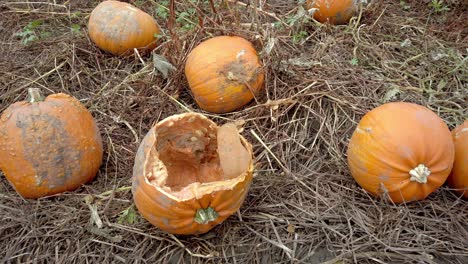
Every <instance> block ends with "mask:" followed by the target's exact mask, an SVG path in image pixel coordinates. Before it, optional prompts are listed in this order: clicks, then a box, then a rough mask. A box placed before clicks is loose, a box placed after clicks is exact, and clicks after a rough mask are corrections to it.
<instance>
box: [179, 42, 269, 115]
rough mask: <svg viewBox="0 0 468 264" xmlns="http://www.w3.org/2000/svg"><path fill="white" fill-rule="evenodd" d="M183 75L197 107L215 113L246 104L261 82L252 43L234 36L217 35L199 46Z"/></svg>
mask: <svg viewBox="0 0 468 264" xmlns="http://www.w3.org/2000/svg"><path fill="white" fill-rule="evenodd" d="M185 75H186V77H187V80H188V84H189V86H190V89H191V90H192V93H193V96H194V97H195V101H196V102H197V103H198V105H199V106H200V107H201V108H202V109H204V110H206V111H209V112H214V113H226V112H231V111H233V110H236V109H238V108H240V107H242V106H244V105H246V104H247V103H248V102H250V101H251V100H252V99H253V98H254V95H257V94H258V93H259V92H260V91H261V89H262V87H263V82H264V73H263V70H262V66H261V64H260V59H259V57H258V56H257V52H256V51H255V49H254V47H253V46H252V43H250V42H249V41H247V40H246V39H244V38H241V37H237V36H218V37H214V38H211V39H208V40H205V41H204V42H202V43H200V44H199V45H198V46H197V47H195V49H193V50H192V51H191V52H190V54H189V55H188V57H187V61H186V64H185Z"/></svg>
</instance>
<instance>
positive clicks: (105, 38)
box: [88, 1, 160, 55]
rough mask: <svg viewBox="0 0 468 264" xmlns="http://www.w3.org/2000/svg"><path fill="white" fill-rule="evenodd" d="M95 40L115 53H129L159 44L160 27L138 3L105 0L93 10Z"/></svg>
mask: <svg viewBox="0 0 468 264" xmlns="http://www.w3.org/2000/svg"><path fill="white" fill-rule="evenodd" d="M88 30H89V36H90V38H91V40H92V41H93V42H94V43H95V44H96V45H97V46H98V47H99V48H100V49H102V50H104V51H107V52H110V53H112V54H114V55H127V54H130V53H131V52H133V49H134V48H136V49H139V50H140V51H142V52H145V51H150V50H152V49H154V48H155V47H156V46H157V43H156V37H157V35H159V33H160V28H159V26H158V24H157V22H156V20H154V18H153V17H152V16H150V15H149V14H147V13H145V12H144V11H142V10H140V9H138V8H136V7H135V6H133V5H131V4H129V3H124V2H119V1H104V2H102V3H100V4H99V5H97V6H96V7H95V8H94V10H93V11H92V12H91V16H90V17H89V21H88Z"/></svg>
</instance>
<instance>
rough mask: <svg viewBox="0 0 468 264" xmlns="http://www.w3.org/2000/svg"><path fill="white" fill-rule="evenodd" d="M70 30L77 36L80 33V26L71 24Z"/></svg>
mask: <svg viewBox="0 0 468 264" xmlns="http://www.w3.org/2000/svg"><path fill="white" fill-rule="evenodd" d="M70 28H71V31H72V33H77V34H79V33H81V26H80V25H78V24H72V25H71V26H70Z"/></svg>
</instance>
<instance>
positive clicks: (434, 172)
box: [348, 102, 455, 203]
mask: <svg viewBox="0 0 468 264" xmlns="http://www.w3.org/2000/svg"><path fill="white" fill-rule="evenodd" d="M454 155H455V150H454V145H453V142H452V137H451V134H450V130H449V129H448V127H447V125H446V124H445V123H444V121H443V120H442V119H441V118H440V117H439V116H437V115H436V114H435V113H434V112H432V111H431V110H429V109H427V108H426V107H423V106H421V105H417V104H413V103H405V102H393V103H387V104H383V105H381V106H379V107H377V108H374V109H373V110H371V111H370V112H368V113H367V114H366V115H364V117H363V118H362V119H361V120H360V122H359V124H358V126H357V128H356V130H355V131H354V133H353V135H352V137H351V140H350V142H349V145H348V165H349V169H350V171H351V174H352V176H353V177H354V179H355V180H356V181H357V183H358V184H359V185H360V186H361V187H363V188H364V189H365V190H367V191H368V192H370V193H371V194H373V195H375V196H385V197H389V198H390V199H391V200H392V201H393V202H395V203H400V202H409V201H415V200H422V199H424V198H426V197H427V196H428V195H429V194H431V193H432V192H434V191H435V190H437V189H438V188H439V187H440V186H441V185H442V184H443V183H444V182H445V180H446V179H447V177H448V175H449V173H450V171H451V170H452V166H453V161H454Z"/></svg>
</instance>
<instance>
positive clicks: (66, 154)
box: [0, 93, 103, 198]
mask: <svg viewBox="0 0 468 264" xmlns="http://www.w3.org/2000/svg"><path fill="white" fill-rule="evenodd" d="M102 155H103V148H102V139H101V135H100V133H99V129H98V127H97V125H96V122H95V121H94V119H93V117H92V116H91V114H90V113H89V112H88V110H87V109H86V108H85V107H84V106H83V105H82V104H81V103H80V102H79V101H78V100H76V99H75V98H73V97H71V96H69V95H66V94H62V93H58V94H52V95H49V96H48V97H47V98H45V99H44V101H38V102H33V103H31V102H28V101H21V102H17V103H14V104H12V105H11V106H9V107H8V108H7V109H6V110H5V111H4V112H3V114H2V115H1V118H0V169H1V170H2V171H3V172H4V174H5V176H6V178H7V180H8V181H9V182H10V183H11V185H12V186H13V187H14V188H15V190H16V191H17V192H18V193H19V194H20V195H21V196H23V197H25V198H39V197H43V196H48V195H53V194H57V193H61V192H65V191H72V190H74V189H76V188H78V187H80V186H81V185H82V184H84V183H87V182H89V181H91V180H92V179H93V178H94V177H95V176H96V173H97V171H98V170H99V167H100V165H101V163H102Z"/></svg>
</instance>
